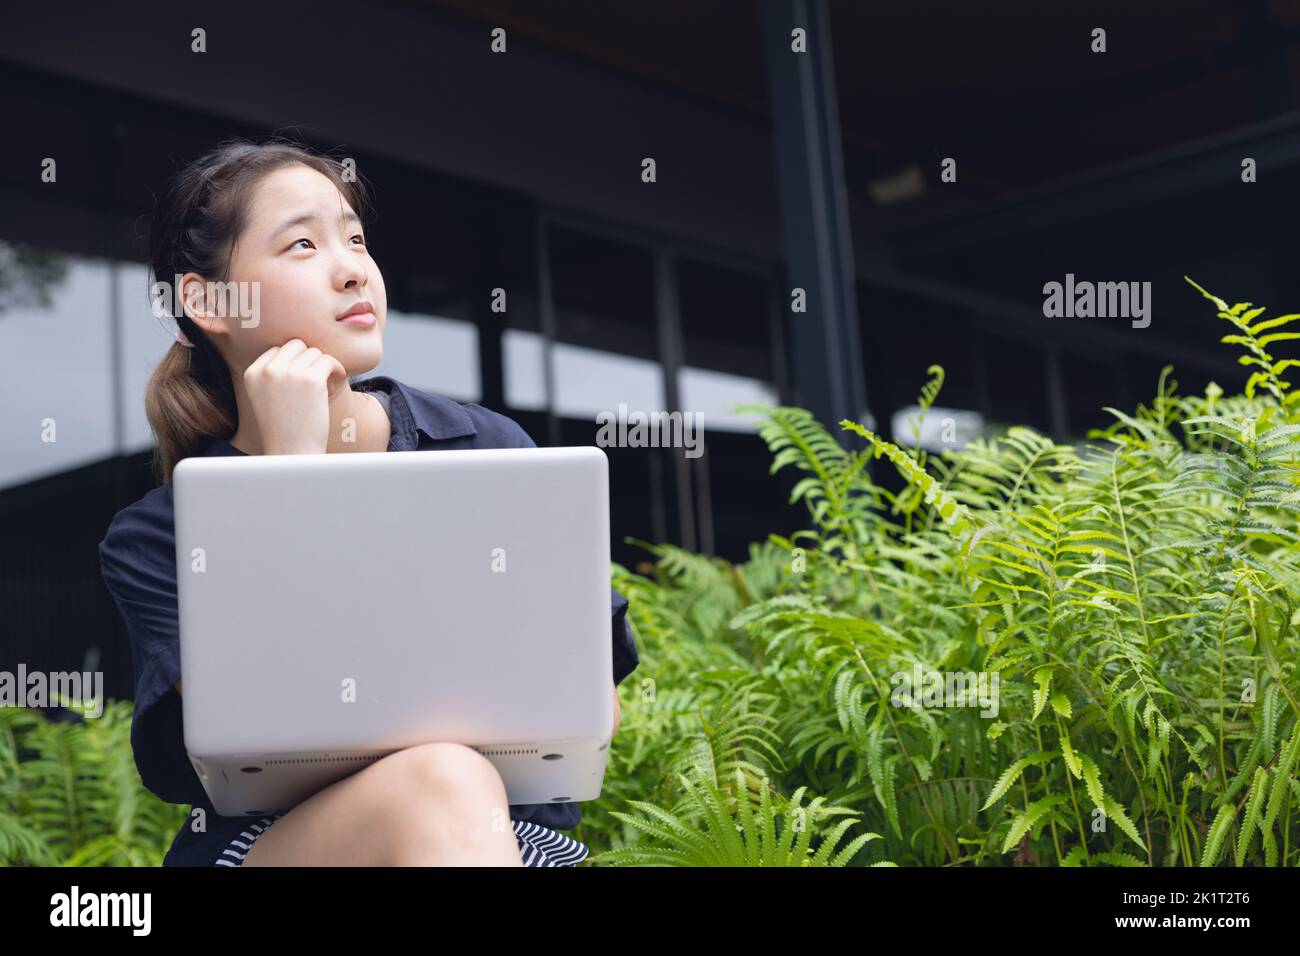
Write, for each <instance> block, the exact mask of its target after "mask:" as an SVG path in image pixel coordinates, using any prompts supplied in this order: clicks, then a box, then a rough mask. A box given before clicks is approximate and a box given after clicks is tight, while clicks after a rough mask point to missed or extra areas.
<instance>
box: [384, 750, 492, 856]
mask: <svg viewBox="0 0 1300 956" xmlns="http://www.w3.org/2000/svg"><path fill="white" fill-rule="evenodd" d="M384 761H390V762H391V765H390V766H389V767H387V768H386V769H387V770H388V771H390V774H389V775H390V776H392V777H394V778H396V780H397V781H399V782H398V784H397V786H395V787H394V788H393V789H392V791H390V796H392V797H393V798H394V799H395V801H396V803H397V804H398V806H396V807H395V808H394V812H393V813H392V815H391V820H392V822H393V824H394V825H395V826H396V827H397V829H398V830H400V838H399V839H396V840H394V841H393V842H392V843H391V844H390V845H391V846H392V847H394V848H395V852H396V853H397V854H398V856H399V857H400V858H401V859H400V860H399V861H398V862H402V861H403V860H404V861H410V862H415V861H418V860H421V859H427V858H429V857H430V856H433V857H438V856H444V855H445V856H447V857H448V858H453V859H454V858H456V857H457V856H460V855H462V854H463V855H464V856H465V857H467V858H472V857H474V856H476V855H477V854H480V853H481V852H483V851H484V850H485V849H486V848H487V847H489V846H490V845H491V844H492V843H493V842H496V843H504V842H505V839H506V838H505V837H504V836H498V835H497V834H498V833H504V834H508V835H509V846H510V847H514V845H515V844H514V833H513V829H512V828H511V822H510V811H509V806H508V804H507V802H506V801H507V797H506V790H505V785H504V784H503V783H502V781H501V776H500V774H498V773H497V770H496V767H494V766H493V765H492V762H491V761H490V760H488V759H487V758H486V757H484V756H483V755H482V754H480V753H479V752H478V751H476V750H474V749H473V748H471V747H466V746H463V745H461V744H447V743H434V744H423V745H419V746H416V747H408V748H406V749H404V750H401V751H398V752H397V753H394V754H390V755H389V756H387V757H385V758H384ZM381 762H383V761H381Z"/></svg>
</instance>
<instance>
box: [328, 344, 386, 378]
mask: <svg viewBox="0 0 1300 956" xmlns="http://www.w3.org/2000/svg"><path fill="white" fill-rule="evenodd" d="M334 357H335V358H336V359H338V360H339V362H340V363H341V364H342V366H343V367H344V368H345V369H347V370H348V374H349V375H364V374H365V373H366V372H370V371H373V370H374V369H376V368H378V367H379V363H380V362H382V361H383V360H384V346H383V343H381V342H376V343H375V345H374V346H373V347H369V348H368V347H365V346H361V345H353V346H351V347H350V348H347V349H345V350H341V351H340V353H339V354H337V355H335V356H334Z"/></svg>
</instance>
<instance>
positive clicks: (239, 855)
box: [212, 813, 590, 866]
mask: <svg viewBox="0 0 1300 956" xmlns="http://www.w3.org/2000/svg"><path fill="white" fill-rule="evenodd" d="M282 816H284V814H282V813H273V814H271V815H270V816H268V817H262V818H261V819H260V820H257V819H256V818H255V817H249V824H248V827H247V828H246V829H245V830H244V831H243V832H242V833H240V834H239V836H237V837H235V839H233V840H231V841H230V846H228V847H226V848H225V849H224V850H222V851H221V856H219V857H218V858H217V860H216V862H215V863H213V864H212V865H213V866H239V865H240V864H242V863H243V862H244V854H246V853H247V852H248V848H249V847H251V846H252V845H253V841H254V840H256V839H257V838H258V837H259V836H261V835H262V834H263V833H264V832H265V831H266V828H267V827H269V826H270V825H271V824H272V823H274V822H275V821H276V820H278V819H279V818H280V817H282ZM510 826H511V828H512V829H513V830H514V831H515V841H516V842H517V843H518V844H519V855H520V857H521V858H522V859H523V862H524V866H577V865H578V864H579V863H581V862H582V861H583V860H585V859H586V858H587V854H588V853H589V852H590V849H589V848H588V847H587V845H586V844H585V843H579V842H578V841H577V840H575V839H573V838H572V837H569V836H566V835H564V834H563V833H561V832H560V831H559V830H552V829H551V828H550V827H544V826H542V825H541V824H538V823H528V822H527V821H522V820H511V821H510Z"/></svg>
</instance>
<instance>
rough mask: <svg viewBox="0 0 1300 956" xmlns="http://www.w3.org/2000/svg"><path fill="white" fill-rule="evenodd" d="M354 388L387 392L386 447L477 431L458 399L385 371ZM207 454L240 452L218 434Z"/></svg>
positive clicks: (397, 447)
mask: <svg viewBox="0 0 1300 956" xmlns="http://www.w3.org/2000/svg"><path fill="white" fill-rule="evenodd" d="M352 388H353V390H354V391H359V392H365V391H372V390H373V391H382V392H385V393H386V394H387V395H388V399H389V403H388V407H389V417H390V420H391V423H392V435H391V437H390V438H389V442H388V450H389V451H413V450H415V449H416V448H418V447H419V445H420V435H419V433H420V432H423V433H424V434H425V435H427V436H428V437H429V438H431V439H433V440H434V441H442V440H444V439H448V438H460V437H463V436H465V435H477V434H478V429H477V428H476V427H475V426H474V421H473V420H472V419H471V418H470V417H469V413H468V412H466V411H465V409H464V407H463V406H462V405H461V404H460V403H459V402H455V401H452V400H451V399H450V398H443V397H442V396H441V395H435V394H433V393H432V392H426V391H424V390H423V389H418V388H412V387H410V386H409V385H403V384H402V383H401V382H399V381H397V380H396V379H393V378H390V377H388V376H387V375H372V376H371V377H370V378H367V379H364V380H362V381H360V382H353V383H352ZM204 454H208V455H242V454H244V452H242V451H240V450H239V449H238V448H236V447H235V446H234V445H232V444H230V442H229V441H227V440H225V439H223V438H217V439H215V440H213V441H212V443H211V444H210V445H209V446H208V449H207V450H206V451H205V452H204Z"/></svg>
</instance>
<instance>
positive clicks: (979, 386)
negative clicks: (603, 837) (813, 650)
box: [0, 0, 1300, 696]
mask: <svg viewBox="0 0 1300 956" xmlns="http://www.w3.org/2000/svg"><path fill="white" fill-rule="evenodd" d="M497 29H500V30H503V31H504V34H503V35H504V37H505V42H506V49H505V51H504V52H496V51H494V49H493V31H494V30H497ZM195 30H201V31H202V34H201V36H202V40H203V46H204V49H203V52H196V50H195V33H194V31H195ZM1098 30H1102V31H1104V33H1103V34H1100V35H1099V34H1098V33H1097V31H1098ZM1099 37H1100V39H1101V40H1102V41H1104V51H1103V50H1102V49H1099V46H1098V44H1099ZM1298 39H1300V4H1296V3H1290V2H1288V3H1280V2H1275V3H1267V2H1254V3H1242V4H1235V5H1229V4H1223V3H1217V2H1209V0H1157V2H1150V3H1144V4H1141V5H1134V4H1131V3H1121V2H1117V0H1104V2H1097V3H1092V4H1089V5H1087V7H1086V9H1084V8H1079V9H1075V8H1069V9H1064V8H1060V7H1059V5H1050V6H1049V5H1043V4H1039V3H1032V2H1028V0H1012V2H1005V3H1001V4H998V5H997V6H996V8H995V9H989V8H988V7H987V5H971V4H959V3H955V2H954V3H952V4H947V5H939V7H938V8H936V7H935V6H934V5H918V4H902V3H899V4H884V5H882V4H860V3H854V2H847V0H823V2H817V0H773V2H766V3H750V2H739V0H728V2H720V3H711V4H692V3H683V2H679V0H665V2H661V3H657V4H652V5H642V4H635V5H634V4H624V3H604V4H601V3H591V2H576V0H566V2H558V0H557V2H548V3H545V4H536V3H526V2H522V0H510V2H479V3H470V2H468V0H403V2H367V3H349V4H342V3H332V2H326V3H313V4H310V5H306V4H303V5H296V4H295V5H280V4H276V5H263V6H259V7H258V8H257V15H256V17H251V18H250V16H249V15H248V11H247V10H246V9H244V8H241V7H238V6H236V5H227V4H204V5H199V6H188V7H185V8H181V7H179V6H177V5H175V4H167V3H161V2H155V0H146V2H143V3H136V4H133V5H132V6H131V8H130V13H129V14H124V13H122V12H121V11H120V10H117V9H112V8H110V7H109V6H105V5H101V4H91V3H58V2H54V3H44V4H39V5H32V6H27V5H25V6H23V7H22V8H21V9H20V8H18V7H16V6H10V7H8V8H6V9H5V11H4V12H3V13H0V108H2V109H3V115H4V117H5V121H6V129H7V130H8V131H9V133H10V135H9V136H7V137H6V139H7V143H6V149H5V150H3V152H2V153H0V203H2V209H3V214H2V215H0V362H3V363H4V372H5V374H4V376H3V380H2V381H3V384H2V385H0V389H2V393H0V394H2V395H3V407H4V409H5V415H4V416H3V417H0V536H2V538H0V542H2V545H3V550H2V552H0V667H6V668H9V667H12V666H13V665H14V663H15V662H17V661H24V662H26V663H27V664H28V666H29V667H31V668H43V669H50V670H60V669H64V670H69V669H75V668H80V667H82V666H83V663H84V660H85V655H86V654H87V652H92V653H96V654H100V655H101V656H100V657H99V658H98V666H99V667H101V668H102V669H103V670H104V671H105V678H106V688H105V689H106V690H107V692H108V693H109V694H110V695H111V696H127V695H129V693H130V689H131V688H130V681H131V666H130V652H129V648H128V646H127V643H126V636H125V634H124V633H123V631H122V629H121V622H120V621H119V619H118V617H117V614H116V611H115V608H114V607H113V604H112V602H111V599H110V598H109V596H108V594H107V592H106V591H105V590H104V589H103V586H102V583H101V581H100V577H99V568H98V558H97V554H96V549H95V545H96V544H97V542H98V541H99V540H100V538H101V537H102V535H103V531H104V529H105V528H106V526H107V524H108V521H109V519H110V518H111V517H112V515H113V514H114V513H116V511H117V510H119V509H120V508H122V507H123V506H125V505H126V504H128V503H130V502H132V501H134V500H136V499H137V498H139V497H140V496H141V495H142V494H144V493H145V492H146V491H147V490H148V489H149V488H150V487H151V484H152V478H151V475H150V469H149V459H150V451H151V447H150V446H151V436H150V433H149V429H148V425H147V422H146V421H145V417H144V410H143V403H142V389H143V385H144V381H145V379H146V377H147V375H148V373H149V371H150V370H151V369H152V367H153V364H154V363H156V361H157V359H158V357H159V356H160V355H161V354H162V353H163V351H164V350H165V349H166V348H167V347H169V345H170V342H171V327H170V325H169V324H165V323H164V322H163V321H162V320H159V319H157V318H155V317H154V316H153V315H152V314H151V313H150V311H149V308H148V301H147V289H146V282H145V268H144V265H143V262H144V257H145V245H144V243H145V236H146V235H147V225H148V215H149V213H150V211H151V209H152V202H153V196H154V194H155V193H156V192H158V191H159V190H160V189H161V188H162V186H163V184H164V183H165V182H166V181H167V179H168V177H169V176H170V174H171V173H173V172H174V171H175V170H176V169H178V168H179V167H180V166H181V165H183V164H184V163H185V162H187V161H188V160H190V159H192V158H194V157H195V156H197V155H199V154H200V153H201V152H203V151H205V150H207V149H209V148H210V147H212V146H213V145H215V144H216V143H217V142H219V141H220V140H222V139H225V138H227V137H230V136H248V137H254V138H256V137H261V136H265V135H267V134H269V133H271V132H275V131H279V132H282V133H286V134H289V135H292V136H295V137H297V138H300V139H301V140H303V141H305V142H307V143H309V144H311V145H313V146H316V147H318V148H321V149H327V150H336V151H337V150H342V151H344V152H345V153H346V154H347V155H349V156H351V157H353V158H355V159H356V161H357V165H358V168H359V169H360V170H362V172H363V173H364V175H365V177H366V178H367V180H368V181H369V182H370V183H371V184H372V185H373V186H374V187H375V194H374V199H375V202H376V207H377V211H378V216H377V219H376V220H375V222H374V223H373V226H372V227H371V228H372V242H371V248H372V252H373V254H374V256H375V259H376V261H377V262H378V263H379V264H380V267H381V268H382V270H383V273H384V277H385V283H386V286H387V288H388V294H389V310H390V312H389V326H388V330H387V333H386V346H387V347H386V350H385V351H386V356H385V363H384V365H382V366H381V367H380V368H379V369H378V370H377V371H378V372H381V373H386V374H391V375H393V376H394V377H397V378H400V379H402V380H404V381H408V382H410V383H411V384H414V385H417V386H419V387H422V388H426V389H429V390H431V391H436V392H439V393H441V394H445V395H448V396H449V397H453V398H457V399H460V400H463V401H476V402H479V403H481V404H484V405H486V406H488V407H490V408H494V409H498V410H501V411H503V412H504V413H506V414H508V415H510V416H512V417H514V418H515V419H516V420H517V421H519V422H520V423H521V424H522V425H523V426H524V427H525V428H526V429H527V430H528V432H529V433H530V434H531V435H532V436H533V438H534V439H535V440H536V441H537V443H538V444H543V445H545V444H552V445H555V444H592V443H594V440H595V431H596V426H595V424H594V420H595V416H596V415H597V414H598V413H600V412H601V411H613V410H616V409H617V408H618V406H619V405H620V404H624V405H626V406H628V407H629V408H631V409H642V410H655V409H679V410H689V411H695V412H698V413H701V414H702V415H703V420H704V426H705V429H706V433H707V444H706V449H707V451H706V453H705V454H704V455H703V456H701V457H699V458H688V457H687V456H685V455H684V454H683V453H682V450H681V449H671V448H669V449H633V448H608V449H606V451H607V453H608V454H609V458H610V467H611V488H612V492H613V501H612V516H611V517H612V520H611V527H612V530H613V538H614V540H613V545H614V558H615V560H617V561H619V562H621V563H624V564H626V565H629V566H633V565H635V564H636V563H637V562H639V561H641V560H643V559H644V557H645V556H646V555H645V552H644V551H643V550H642V549H640V548H638V547H636V546H634V545H632V544H629V543H627V542H626V540H625V539H627V538H637V539H645V540H650V541H671V542H674V543H677V544H681V545H684V546H686V547H689V548H692V549H694V550H699V551H703V552H706V553H712V554H718V555H721V556H724V557H727V558H730V559H735V560H742V559H743V558H744V557H745V556H746V554H747V546H748V544H749V542H751V541H761V540H762V539H763V538H764V537H765V536H766V535H767V533H769V532H772V531H777V532H781V533H789V532H790V531H792V530H794V529H795V528H797V527H801V526H802V520H803V519H802V515H801V513H800V512H799V511H798V510H796V509H793V508H790V507H789V506H787V505H786V503H785V501H786V497H787V495H788V493H789V490H790V487H791V485H792V484H793V482H792V480H791V479H789V477H788V476H786V475H778V476H771V475H769V474H768V466H769V464H770V460H771V459H770V455H769V454H768V452H767V450H766V447H765V446H764V444H763V443H762V442H761V441H760V440H759V438H758V437H757V436H756V434H755V432H754V430H753V427H752V424H750V420H747V419H742V418H734V417H730V416H728V414H727V410H728V408H729V406H730V405H731V404H733V403H736V402H781V403H783V404H801V405H804V406H806V407H808V408H810V409H812V410H813V411H814V412H816V413H817V414H818V415H819V417H820V418H821V420H822V421H823V422H826V423H828V424H829V423H831V422H833V421H837V420H838V419H840V418H843V417H855V418H863V419H864V420H868V421H874V422H877V423H879V425H878V427H879V429H880V430H881V431H884V432H889V430H890V427H891V424H890V423H891V422H892V421H893V420H894V416H895V415H896V414H897V413H898V412H899V411H900V410H901V409H904V408H905V407H906V406H908V405H909V404H910V403H912V402H914V401H915V398H916V395H917V392H918V391H919V389H920V386H921V385H922V383H923V382H924V381H925V378H926V372H925V370H926V368H927V366H929V365H930V364H932V363H939V364H941V365H943V366H944V368H945V370H946V372H947V381H946V384H945V386H944V390H943V392H942V394H941V396H940V399H939V402H940V404H941V405H942V406H945V407H949V408H952V409H960V410H965V411H969V412H973V413H977V414H978V415H979V416H980V418H981V420H983V421H985V422H1019V423H1026V424H1031V425H1035V426H1037V427H1039V428H1040V429H1043V430H1044V431H1048V432H1050V433H1052V434H1054V435H1056V436H1057V437H1060V438H1062V439H1066V438H1071V437H1079V436H1082V435H1083V434H1085V433H1086V430H1087V429H1088V428H1089V427H1092V426H1095V425H1100V424H1103V423H1104V421H1105V415H1104V413H1102V412H1101V407H1102V406H1103V405H1108V404H1111V405H1119V406H1121V407H1122V406H1129V405H1132V404H1133V403H1135V402H1137V401H1142V400H1145V399H1147V398H1149V397H1150V396H1151V395H1152V394H1153V393H1154V391H1155V388H1156V381H1157V378H1158V375H1159V372H1160V369H1161V367H1162V366H1163V365H1164V364H1166V363H1172V364H1173V365H1175V367H1176V374H1177V377H1178V379H1179V381H1180V382H1181V383H1182V385H1183V390H1184V391H1186V390H1189V389H1199V388H1201V387H1203V386H1204V384H1205V383H1206V382H1207V381H1209V380H1210V379H1211V378H1218V379H1219V380H1220V381H1221V382H1224V383H1225V384H1227V383H1235V382H1237V381H1239V380H1240V372H1239V370H1238V367H1237V366H1236V365H1235V362H1234V361H1233V356H1232V355H1231V354H1230V353H1228V352H1226V351H1224V350H1223V349H1222V347H1220V346H1218V345H1217V340H1218V337H1219V335H1220V334H1221V330H1220V329H1219V322H1218V320H1216V319H1215V317H1214V314H1213V311H1212V310H1211V309H1210V308H1209V307H1208V304H1207V303H1205V302H1204V300H1202V299H1201V297H1200V296H1199V294H1197V293H1196V292H1195V290H1193V289H1191V288H1190V287H1189V286H1188V285H1187V284H1186V283H1185V282H1184V281H1183V279H1182V277H1183V275H1185V274H1186V275H1189V276H1191V277H1192V278H1194V279H1196V280H1197V281H1198V282H1200V283H1201V284H1202V285H1205V286H1206V287H1207V288H1209V289H1210V290H1211V291H1214V292H1216V293H1218V294H1219V295H1222V296H1223V297H1225V298H1227V299H1229V300H1230V301H1239V300H1242V299H1252V300H1254V301H1255V302H1256V303H1258V304H1261V305H1268V306H1270V307H1271V309H1272V310H1273V311H1275V312H1285V311H1288V310H1290V309H1294V308H1295V304H1296V302H1297V301H1298V300H1300V289H1297V288H1296V279H1295V274H1294V270H1292V269H1291V268H1289V267H1288V265H1289V264H1288V263H1287V261H1286V258H1285V257H1286V256H1287V255H1288V253H1287V249H1288V248H1290V245H1291V243H1290V242H1288V241H1287V239H1286V238H1284V235H1285V234H1284V231H1283V226H1284V223H1285V222H1286V220H1287V218H1288V216H1289V214H1290V211H1291V210H1292V209H1293V208H1294V203H1293V202H1292V199H1293V196H1294V194H1295V192H1296V190H1297V188H1300V175H1297V168H1298V167H1297V161H1298V160H1300V122H1297V114H1296V113H1295V112H1294V109H1295V97H1294V91H1295V77H1296V70H1297V62H1296V55H1297V50H1300V46H1298V45H1297V40H1298ZM647 158H651V159H653V160H654V169H655V178H654V181H653V182H646V181H645V180H644V178H643V171H644V168H645V166H644V161H645V160H646V159H647ZM47 159H54V160H55V161H56V162H57V179H56V181H55V182H46V181H44V180H43V178H42V170H43V168H44V166H43V164H44V163H45V161H46V160H47ZM1248 161H1249V162H1248ZM1244 164H1246V165H1249V166H1250V168H1251V169H1252V170H1253V173H1254V178H1255V180H1256V181H1253V182H1248V181H1244V180H1243V170H1244V168H1245V165H1244ZM945 172H946V173H947V175H945ZM1067 275H1070V276H1074V277H1077V278H1078V279H1080V280H1089V281H1109V282H1138V283H1150V286H1149V289H1150V296H1149V299H1148V300H1147V305H1148V306H1149V308H1150V322H1149V324H1148V325H1146V326H1145V327H1137V323H1130V322H1129V321H1127V320H1126V319H1124V318H1048V317H1046V316H1045V315H1044V311H1043V288H1044V285H1045V284H1046V283H1049V282H1053V281H1065V279H1066V276H1067ZM498 288H500V289H504V290H506V291H507V293H508V297H509V306H508V309H507V310H506V312H504V313H502V312H497V311H493V309H492V308H491V302H492V290H494V289H498ZM796 289H798V290H802V293H803V296H804V298H805V301H806V303H807V309H806V311H793V310H792V308H791V303H792V301H793V299H794V290H796ZM47 419H50V420H52V421H54V422H56V423H57V429H58V432H57V434H58V440H57V441H54V442H50V441H43V440H42V438H41V436H42V431H43V427H44V426H43V424H42V423H43V422H45V421H46V420H47Z"/></svg>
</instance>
